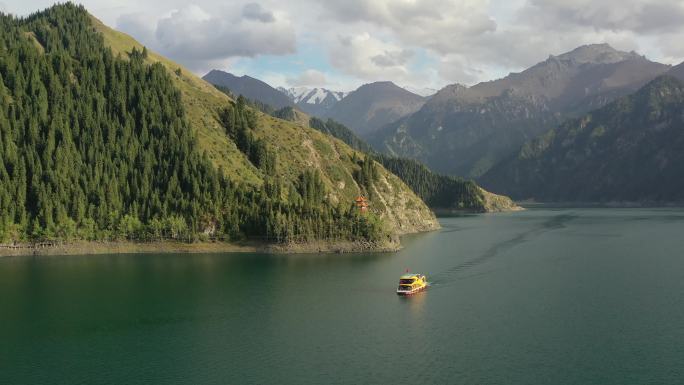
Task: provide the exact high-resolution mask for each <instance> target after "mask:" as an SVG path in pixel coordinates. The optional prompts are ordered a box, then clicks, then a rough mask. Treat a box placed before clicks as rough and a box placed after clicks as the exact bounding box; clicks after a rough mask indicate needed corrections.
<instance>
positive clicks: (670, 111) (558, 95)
mask: <svg viewBox="0 0 684 385" xmlns="http://www.w3.org/2000/svg"><path fill="white" fill-rule="evenodd" d="M678 79H679V80H678ZM683 80H684V63H682V64H680V65H677V66H674V67H672V66H669V65H665V64H661V63H657V62H653V61H650V60H648V59H647V58H645V57H644V56H641V55H639V54H637V53H635V52H624V51H619V50H616V49H614V48H612V47H610V46H609V45H607V44H594V45H586V46H581V47H578V48H576V49H574V50H572V51H570V52H567V53H564V54H561V55H558V56H553V55H551V56H549V58H548V59H547V60H545V61H543V62H540V63H538V64H536V65H534V66H532V67H530V68H528V69H526V70H524V71H522V72H520V73H512V74H510V75H508V76H507V77H505V78H502V79H498V80H493V81H489V82H483V83H479V84H476V85H474V86H471V87H466V86H463V85H459V84H453V85H449V86H447V87H444V88H443V89H441V90H439V91H438V92H437V93H435V94H434V95H431V96H428V97H424V96H421V95H419V94H418V93H421V94H423V95H429V93H428V92H427V91H426V92H422V91H419V90H414V91H416V92H410V91H409V90H407V89H405V88H401V87H398V86H396V85H395V84H393V83H391V82H376V83H371V84H366V85H364V86H362V87H360V88H359V89H357V90H356V91H353V92H351V93H349V94H348V95H343V94H341V93H335V92H333V91H329V90H324V89H311V90H308V89H300V90H296V89H292V90H285V91H286V92H287V94H288V96H289V100H290V102H291V103H293V104H295V105H296V106H297V107H298V108H300V109H302V110H304V107H302V106H303V105H308V106H318V108H319V110H317V111H316V113H313V115H317V116H320V117H323V118H331V119H333V120H335V121H338V122H340V123H342V124H344V125H345V126H347V127H349V128H351V129H352V130H353V131H354V133H355V134H356V135H359V136H361V137H363V138H365V139H367V140H368V142H369V143H370V144H371V145H372V146H373V147H374V148H375V149H376V151H379V152H382V153H386V154H389V155H392V156H399V157H403V158H413V159H416V160H418V161H420V162H423V163H425V164H427V165H428V166H429V167H430V169H432V170H434V171H435V172H437V173H443V174H447V175H456V176H464V177H469V178H476V179H477V181H479V182H480V183H481V184H482V185H483V186H484V187H485V188H487V189H488V190H490V191H494V192H497V193H503V194H508V195H511V196H512V197H514V198H517V199H534V200H538V201H582V202H610V201H639V202H643V201H647V202H672V201H677V202H683V201H684V192H683V190H682V183H680V182H679V180H684V167H682V166H681V164H682V162H681V161H682V160H684V159H682V157H680V155H679V152H681V151H680V150H681V149H682V148H684V139H682V138H680V136H682V134H680V131H682V127H684V122H683V121H682V120H683V119H684V100H682V97H681V95H682V87H683V84H682V81H683ZM276 92H277V90H276ZM309 108H311V107H309ZM309 111H312V109H309Z"/></svg>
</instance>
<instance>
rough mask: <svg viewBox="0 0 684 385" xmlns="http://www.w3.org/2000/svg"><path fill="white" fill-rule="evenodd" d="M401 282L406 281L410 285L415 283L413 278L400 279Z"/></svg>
mask: <svg viewBox="0 0 684 385" xmlns="http://www.w3.org/2000/svg"><path fill="white" fill-rule="evenodd" d="M399 283H405V284H409V285H410V284H412V283H413V279H400V280H399Z"/></svg>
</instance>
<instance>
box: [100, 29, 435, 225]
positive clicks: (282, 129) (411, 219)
mask: <svg viewBox="0 0 684 385" xmlns="http://www.w3.org/2000/svg"><path fill="white" fill-rule="evenodd" d="M92 23H93V25H94V26H95V28H96V30H97V31H98V32H100V33H101V34H102V35H103V37H104V39H105V44H107V45H108V46H109V47H110V48H111V49H112V51H113V52H114V53H115V54H122V56H125V55H124V54H125V53H126V52H130V51H131V50H132V49H133V48H136V49H139V50H142V48H143V47H142V45H141V44H140V43H138V42H136V41H135V40H134V39H133V38H132V37H130V36H128V35H126V34H124V33H121V32H117V31H114V30H112V29H111V28H109V27H107V26H105V25H104V24H103V23H102V22H100V21H99V20H97V19H96V18H94V17H92ZM147 60H148V61H150V62H159V63H161V64H162V65H163V66H164V67H166V68H167V70H168V71H169V73H170V75H171V77H172V79H173V81H174V83H175V84H176V85H177V86H178V88H179V89H180V91H181V93H182V99H183V102H184V105H185V108H186V112H187V117H188V120H189V123H190V126H191V127H192V128H193V129H194V130H195V132H196V135H197V137H198V140H199V145H200V148H201V149H202V150H204V151H206V153H207V155H208V156H209V158H210V160H211V161H212V163H213V164H214V165H215V166H217V167H221V168H222V169H223V171H224V173H225V174H226V176H227V177H229V178H230V179H231V180H233V181H235V182H238V183H247V184H253V185H261V184H262V183H263V177H264V176H263V175H262V173H261V171H260V170H258V169H257V168H256V167H254V166H253V165H252V164H251V163H250V161H249V160H248V159H247V157H246V156H245V155H244V154H243V153H242V152H240V150H239V149H238V148H237V146H236V145H235V143H234V142H233V141H231V140H230V138H229V137H228V136H227V135H226V134H225V130H224V128H223V127H222V126H221V124H220V123H219V120H218V112H219V111H220V110H221V108H223V107H225V106H226V105H228V104H229V103H231V101H232V100H231V99H230V98H229V97H228V96H227V95H225V94H224V93H222V92H220V91H219V90H217V89H216V88H215V87H213V86H212V85H210V84H208V83H207V82H205V81H204V80H202V79H200V78H199V77H197V76H195V75H194V74H192V73H191V72H190V71H189V70H187V69H185V68H183V67H182V66H180V65H178V64H176V63H174V62H172V61H170V60H168V59H166V58H164V57H162V56H160V55H158V54H155V53H153V52H149V54H148V57H147ZM255 135H256V136H257V137H258V138H259V139H263V140H264V141H265V142H266V143H267V144H268V145H269V146H270V148H272V149H274V151H275V152H276V154H277V159H278V167H277V173H278V176H279V177H281V178H283V179H284V180H286V181H292V182H294V181H295V180H296V178H297V177H298V176H299V175H300V174H301V172H302V170H305V169H310V170H319V171H320V173H321V177H322V181H323V183H324V184H325V186H326V190H327V192H328V199H329V201H330V202H332V203H340V204H351V203H352V201H353V199H354V198H355V197H356V196H358V195H359V194H362V192H364V188H363V187H362V186H359V184H358V183H357V182H356V181H355V179H354V174H355V172H357V171H358V170H359V169H360V164H359V162H358V159H361V158H362V157H363V154H362V153H360V152H355V151H354V150H353V149H351V148H350V147H349V146H347V145H346V144H345V143H343V142H342V141H340V140H337V139H334V138H332V137H330V136H327V135H325V134H323V133H320V132H318V131H316V130H313V129H311V128H307V127H302V126H301V125H299V124H297V123H296V122H288V121H285V120H280V119H276V118H274V117H271V116H269V115H266V114H263V113H259V112H257V128H256V130H255ZM355 153H356V155H354V154H355ZM377 168H378V170H379V178H378V181H377V182H376V183H374V185H373V187H372V189H373V190H374V191H372V192H368V191H365V192H366V193H368V194H370V195H372V196H373V199H372V200H371V207H372V210H373V211H374V212H376V213H377V214H378V215H379V216H380V217H381V218H383V219H384V220H385V222H386V225H387V226H388V227H389V228H390V230H391V231H392V232H395V233H398V234H403V233H411V232H416V231H425V230H430V229H435V228H437V227H438V226H439V225H438V223H437V221H436V219H435V217H434V214H433V213H432V212H431V211H430V210H429V208H428V207H427V206H426V205H425V203H424V202H423V201H422V200H421V199H420V198H419V197H418V196H416V195H415V194H414V193H413V192H412V191H411V189H410V188H408V187H407V186H406V185H405V184H404V183H403V182H402V181H401V180H400V179H399V178H398V177H396V176H395V175H393V174H391V173H390V172H388V171H387V170H385V169H384V168H383V167H382V166H381V165H379V164H377Z"/></svg>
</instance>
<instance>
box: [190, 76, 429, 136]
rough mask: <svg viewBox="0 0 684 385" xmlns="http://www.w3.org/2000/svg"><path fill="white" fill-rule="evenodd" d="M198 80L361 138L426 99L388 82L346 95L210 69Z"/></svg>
mask: <svg viewBox="0 0 684 385" xmlns="http://www.w3.org/2000/svg"><path fill="white" fill-rule="evenodd" d="M202 79H204V80H206V81H208V82H209V83H211V84H214V85H216V86H221V87H225V88H228V89H229V90H230V91H231V92H232V93H233V94H234V95H243V96H245V97H247V98H249V99H252V100H256V101H259V102H261V103H265V104H268V105H270V106H272V107H274V108H276V109H280V108H283V107H296V108H298V109H299V110H301V111H303V112H305V113H307V114H309V115H313V116H317V117H320V118H332V119H334V120H336V121H338V122H340V123H342V124H344V125H346V126H348V127H349V128H351V129H352V130H353V131H354V132H355V133H356V134H358V135H360V136H362V137H367V136H369V135H371V134H373V133H374V132H375V131H377V130H378V129H379V128H381V127H384V126H386V125H388V124H390V123H392V122H395V121H396V120H398V119H400V118H402V117H404V116H407V115H409V114H411V113H413V112H416V111H418V109H419V108H420V107H421V106H422V105H423V104H424V103H425V100H426V98H425V97H423V96H420V95H417V94H415V93H413V92H410V91H407V90H406V89H404V88H401V87H399V86H397V85H395V84H394V83H392V82H375V83H370V84H364V85H363V86H361V87H359V88H358V89H357V90H355V91H353V92H349V93H347V92H341V91H331V90H328V89H325V88H307V87H295V88H289V89H286V88H283V87H279V88H277V89H276V88H273V87H272V86H270V85H269V84H267V83H265V82H263V81H261V80H258V79H255V78H252V77H249V76H246V75H245V76H240V77H238V76H235V75H233V74H230V73H228V72H224V71H220V70H212V71H210V72H209V73H208V74H206V75H204V77H203V78H202ZM420 92H423V93H430V92H431V90H430V89H422V90H420Z"/></svg>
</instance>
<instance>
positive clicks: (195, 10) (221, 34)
mask: <svg viewBox="0 0 684 385" xmlns="http://www.w3.org/2000/svg"><path fill="white" fill-rule="evenodd" d="M117 27H118V28H120V29H122V30H123V31H125V32H129V33H131V34H133V35H135V36H138V37H139V38H140V39H141V40H142V41H143V42H144V43H145V44H148V45H149V46H150V47H151V48H154V49H155V50H157V51H159V52H161V53H162V54H164V55H167V56H170V57H172V58H173V59H175V60H177V61H179V62H181V63H183V64H185V65H187V66H189V67H190V68H193V69H205V67H206V66H207V64H208V63H210V62H216V61H220V60H225V59H227V58H231V57H255V56H258V55H285V54H291V53H294V52H295V51H296V36H295V32H294V29H293V27H292V24H291V23H290V21H289V20H286V19H284V18H277V17H276V15H275V14H274V13H273V12H270V11H267V10H265V9H264V8H262V7H261V6H260V5H259V4H256V3H250V4H247V5H245V6H244V7H242V9H240V10H239V11H238V10H237V9H235V8H232V9H228V10H226V11H225V12H224V13H219V14H216V13H210V12H208V11H205V10H204V9H203V8H201V7H200V6H198V5H194V4H190V5H187V6H184V7H183V8H180V9H176V10H173V11H171V12H170V13H169V14H168V15H166V16H163V17H161V18H160V19H159V20H158V21H157V23H156V26H153V27H150V26H149V20H147V21H146V19H145V18H144V16H143V15H136V14H126V15H122V16H121V17H119V19H118V21H117Z"/></svg>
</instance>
